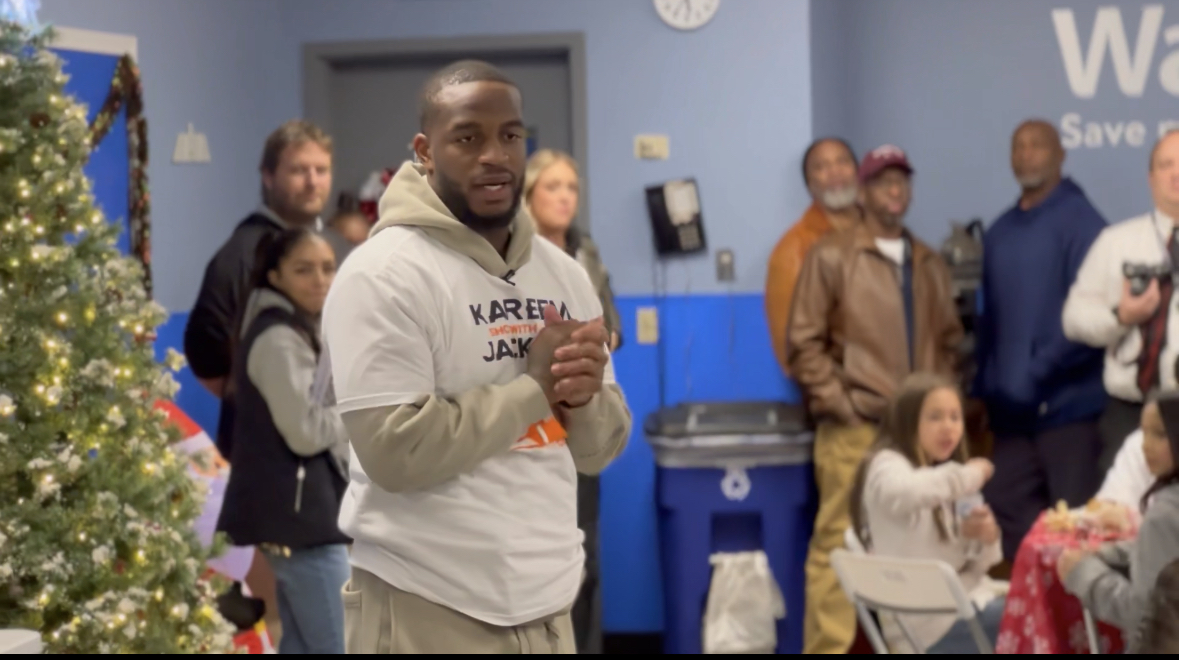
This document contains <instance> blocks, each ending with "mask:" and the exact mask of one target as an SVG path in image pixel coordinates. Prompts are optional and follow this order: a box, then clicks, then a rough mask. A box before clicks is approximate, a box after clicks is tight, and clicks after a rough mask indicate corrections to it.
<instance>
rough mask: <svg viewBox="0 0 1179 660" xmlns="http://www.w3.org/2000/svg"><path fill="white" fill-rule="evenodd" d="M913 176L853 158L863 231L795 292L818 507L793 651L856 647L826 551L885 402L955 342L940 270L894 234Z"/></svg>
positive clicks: (948, 359)
mask: <svg viewBox="0 0 1179 660" xmlns="http://www.w3.org/2000/svg"><path fill="white" fill-rule="evenodd" d="M912 173H913V168H912V166H911V165H910V164H909V160H908V157H906V156H905V153H904V152H903V151H901V150H900V149H898V148H897V147H894V146H892V145H885V146H882V147H879V148H877V149H875V150H874V151H872V152H871V153H869V154H868V155H867V156H865V157H864V160H863V162H862V163H861V165H860V172H859V175H860V181H861V189H860V190H861V192H860V198H861V203H862V205H863V210H864V222H862V223H860V224H859V225H858V226H857V227H856V228H854V229H853V230H852V231H849V232H844V233H839V234H831V235H829V236H827V237H825V238H823V239H822V240H821V241H820V242H819V243H817V244H816V245H815V247H814V248H812V249H811V251H810V253H809V254H808V255H807V258H806V260H805V261H804V263H803V266H802V273H801V274H800V276H799V279H798V287H797V289H796V290H795V293H794V305H793V309H792V311H791V315H790V326H789V330H788V331H787V346H788V351H787V353H788V355H789V360H790V364H789V366H790V373H791V374H793V376H794V377H795V379H796V380H797V381H798V383H799V385H800V386H801V387H802V389H803V391H804V393H805V396H806V401H807V407H808V409H809V410H810V412H811V414H812V415H813V416H814V418H815V419H816V421H817V422H818V428H817V432H816V437H815V449H814V461H815V480H816V482H817V484H818V487H819V498H820V501H819V513H818V516H817V517H816V519H815V531H814V535H813V537H812V538H811V545H810V553H809V555H808V557H807V564H806V573H807V606H806V623H805V627H804V630H805V633H804V653H845V652H846V651H847V648H848V647H849V646H850V645H851V643H852V641H853V640H854V638H855V632H856V616H855V610H854V609H853V608H852V606H851V604H850V603H849V602H848V600H847V598H846V597H845V596H844V594H843V591H842V590H841V589H840V586H839V582H838V579H837V578H836V576H835V573H834V571H832V570H831V563H830V552H831V551H832V550H834V549H836V548H840V547H842V546H843V542H844V541H843V535H844V532H845V531H846V530H847V528H848V525H849V524H850V521H849V508H850V503H849V500H850V493H851V489H852V485H853V482H854V480H855V474H856V470H857V468H858V467H859V465H860V461H861V460H862V459H863V457H864V454H865V453H866V452H867V451H868V449H869V447H870V446H871V444H872V442H873V440H874V439H875V434H876V427H877V425H878V424H879V422H880V417H881V415H882V413H883V412H884V409H885V406H886V404H887V402H888V400H889V398H890V397H891V396H892V394H893V392H894V390H895V389H896V387H897V386H898V385H899V384H900V382H901V380H902V379H903V378H904V377H905V376H907V375H908V374H910V373H912V372H915V371H926V372H935V373H942V374H946V375H953V374H954V372H955V371H956V369H957V356H958V352H959V344H960V343H961V342H962V336H963V333H962V325H961V323H960V321H959V320H958V315H957V312H956V310H955V307H954V301H953V293H952V291H951V283H950V271H949V268H948V267H947V266H946V264H945V262H944V261H943V260H942V258H941V256H940V255H938V254H937V253H936V252H934V251H933V250H932V249H930V248H929V246H927V245H926V244H924V243H922V242H921V241H919V240H917V239H916V238H915V237H913V236H912V235H911V234H910V233H909V232H908V231H907V230H906V229H905V228H904V224H903V220H904V217H905V212H906V211H907V210H908V208H909V200H910V197H911V193H912V188H911V186H910V177H911V176H912Z"/></svg>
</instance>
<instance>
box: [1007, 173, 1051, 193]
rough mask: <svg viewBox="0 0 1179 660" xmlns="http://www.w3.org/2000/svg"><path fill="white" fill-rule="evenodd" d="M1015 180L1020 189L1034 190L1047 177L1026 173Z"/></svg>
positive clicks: (1042, 183)
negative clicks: (1026, 174)
mask: <svg viewBox="0 0 1179 660" xmlns="http://www.w3.org/2000/svg"><path fill="white" fill-rule="evenodd" d="M1015 180H1016V182H1018V183H1019V187H1020V189H1021V190H1035V189H1037V188H1039V187H1040V186H1042V185H1044V183H1045V181H1046V180H1047V178H1046V177H1043V176H1037V175H1028V176H1024V177H1018V178H1016V179H1015Z"/></svg>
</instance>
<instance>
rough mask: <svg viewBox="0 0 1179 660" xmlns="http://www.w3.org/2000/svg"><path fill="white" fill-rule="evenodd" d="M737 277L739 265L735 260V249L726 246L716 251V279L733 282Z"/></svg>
mask: <svg viewBox="0 0 1179 660" xmlns="http://www.w3.org/2000/svg"><path fill="white" fill-rule="evenodd" d="M736 279H737V267H736V264H735V263H734V262H733V251H732V250H730V249H728V248H725V249H724V250H718V251H717V253H716V281H717V282H733V281H736Z"/></svg>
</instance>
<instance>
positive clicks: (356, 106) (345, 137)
mask: <svg viewBox="0 0 1179 660" xmlns="http://www.w3.org/2000/svg"><path fill="white" fill-rule="evenodd" d="M468 58H471V59H480V60H485V61H487V62H490V63H491V64H494V65H495V66H497V67H499V68H500V69H502V70H503V72H504V73H505V74H507V76H508V77H509V78H511V79H512V80H513V81H514V82H515V83H516V84H517V85H518V86H519V88H520V93H521V96H522V97H523V99H524V117H525V124H526V126H527V128H528V132H529V135H528V151H529V153H530V154H531V153H532V152H533V151H535V150H536V149H545V148H549V149H560V150H561V151H565V152H567V153H570V154H572V155H573V157H574V158H575V159H577V161H578V162H579V163H581V164H582V194H581V195H580V209H579V212H578V215H577V217H578V224H579V225H580V226H581V227H582V228H584V229H587V230H588V229H589V207H588V199H589V194H588V188H589V182H588V181H586V177H585V175H584V173H585V171H586V167H585V163H586V161H587V158H588V153H587V150H588V149H587V147H588V139H587V128H586V93H585V85H586V81H585V39H584V37H583V36H582V35H581V34H580V33H569V34H553V35H525V36H513V37H477V38H462V39H408V40H390V41H374V42H346V43H335V44H307V45H305V46H304V86H303V95H304V116H305V117H306V118H307V119H309V120H311V121H313V122H315V123H317V124H319V125H320V126H322V127H323V128H324V130H326V131H327V132H328V133H329V134H330V135H332V138H333V140H334V142H335V159H334V160H335V164H334V170H335V173H334V177H333V178H334V185H335V190H334V191H333V197H332V199H333V200H334V199H336V198H337V197H338V195H339V193H340V192H344V191H346V192H351V193H355V192H356V190H357V189H358V188H359V187H360V186H361V185H362V184H363V183H364V181H365V180H366V179H367V178H368V177H369V175H370V174H371V173H372V172H374V171H377V170H381V169H383V168H386V167H396V166H398V165H400V164H401V163H403V162H404V161H406V160H410V159H412V158H413V154H412V150H411V147H410V142H411V141H412V140H413V136H414V135H415V134H417V132H418V94H419V92H420V90H421V88H422V85H423V84H424V83H425V82H426V79H427V78H428V77H429V76H430V74H432V73H433V72H434V71H436V70H438V69H439V68H441V67H443V66H445V65H446V64H448V63H450V62H453V61H455V60H458V59H468Z"/></svg>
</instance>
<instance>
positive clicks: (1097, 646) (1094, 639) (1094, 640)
mask: <svg viewBox="0 0 1179 660" xmlns="http://www.w3.org/2000/svg"><path fill="white" fill-rule="evenodd" d="M1081 612H1082V615H1083V616H1084V618H1085V637H1087V638H1088V639H1089V654H1090V655H1101V638H1100V637H1098V636H1097V622H1096V621H1094V620H1093V613H1091V612H1090V611H1089V608H1088V607H1086V608H1084V609H1082V610H1081Z"/></svg>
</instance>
